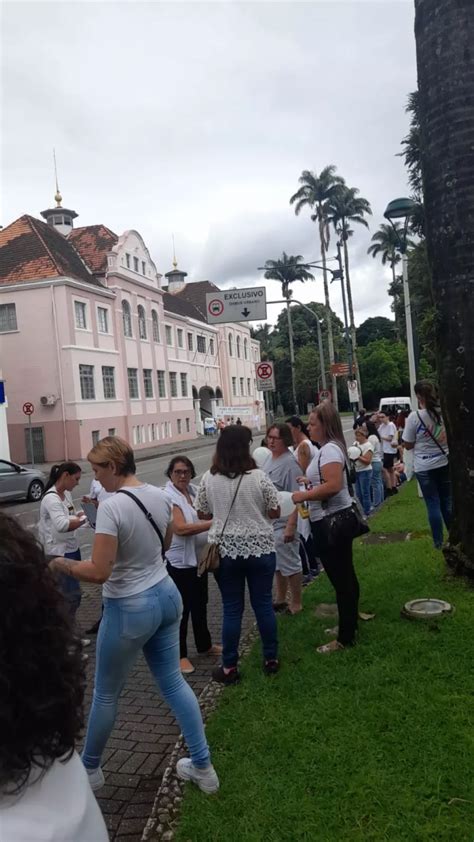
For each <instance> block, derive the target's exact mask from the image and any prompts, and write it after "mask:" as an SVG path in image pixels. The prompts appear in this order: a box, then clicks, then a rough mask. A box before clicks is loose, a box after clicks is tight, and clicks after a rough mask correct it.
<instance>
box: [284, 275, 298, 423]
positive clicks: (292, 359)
mask: <svg viewBox="0 0 474 842" xmlns="http://www.w3.org/2000/svg"><path fill="white" fill-rule="evenodd" d="M286 314H287V318H288V339H289V343H290V366H291V394H292V397H293V412H294V413H295V415H299V410H298V400H297V397H296V375H295V346H294V343H293V324H292V321H291V310H290V297H289V295H288V289H287V296H286Z"/></svg>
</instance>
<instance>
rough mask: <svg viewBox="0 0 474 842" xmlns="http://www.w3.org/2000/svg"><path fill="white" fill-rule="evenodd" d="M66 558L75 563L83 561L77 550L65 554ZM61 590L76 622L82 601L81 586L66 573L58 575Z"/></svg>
mask: <svg viewBox="0 0 474 842" xmlns="http://www.w3.org/2000/svg"><path fill="white" fill-rule="evenodd" d="M64 558H72V559H74V561H80V560H81V551H80V550H76V551H75V552H73V553H64ZM58 584H59V589H60V591H61V593H62V595H63V597H64V599H65V600H66V602H67V606H68V609H69V613H70V615H71V617H72V619H73V620H74V618H75V616H76V614H77V611H78V609H79V606H80V604H81V599H82V591H81V586H80V584H79V582H78V581H77V579H73V578H72V576H68V575H67V574H66V573H59V574H58Z"/></svg>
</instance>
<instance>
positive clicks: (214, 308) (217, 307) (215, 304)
mask: <svg viewBox="0 0 474 842" xmlns="http://www.w3.org/2000/svg"><path fill="white" fill-rule="evenodd" d="M207 309H208V310H209V313H210V314H211V316H222V313H223V312H224V304H223V302H222V301H221V300H220V298H213V299H212V301H210V302H209V304H208V306H207Z"/></svg>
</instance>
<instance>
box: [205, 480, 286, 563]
mask: <svg viewBox="0 0 474 842" xmlns="http://www.w3.org/2000/svg"><path fill="white" fill-rule="evenodd" d="M239 479H240V477H234V478H233V479H230V478H229V477H225V476H223V474H211V472H210V471H206V473H205V474H204V476H203V478H202V480H201V484H200V486H199V490H198V494H197V498H196V509H197V510H198V512H203V513H204V514H206V515H210V514H212V515H213V521H212V526H211V528H210V530H209V532H208V533H207V534H208V541H209V543H211V544H212V543H214V542H217V541H218V540H219V538H220V535H221V532H222V529H223V526H224V523H225V519H226V517H227V515H228V513H229V509H230V506H231V503H232V498H233V496H234V492H235V490H236V488H237V484H238V482H239ZM278 505H279V503H278V496H277V490H276V488H275V486H274V485H273V483H272V482H271V481H270V480H269V479H268V477H267V476H266V474H265V473H264V472H263V471H261V470H260V469H259V468H257V469H255V470H253V471H248V473H246V474H244V475H243V477H242V482H241V484H240V487H239V491H238V493H237V497H236V498H235V503H234V505H233V506H232V510H231V512H230V515H229V520H228V521H227V526H226V528H225V532H224V535H223V536H222V539H221V540H220V541H219V545H220V547H221V554H222V555H228V556H230V558H237V556H243V558H249V556H252V555H253V556H261V555H266V554H267V553H272V552H274V550H275V539H274V536H273V527H272V524H271V521H270V520H269V518H268V517H267V512H268V511H270V510H271V509H276V508H277V507H278Z"/></svg>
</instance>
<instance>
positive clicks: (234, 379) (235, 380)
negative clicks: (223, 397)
mask: <svg viewBox="0 0 474 842" xmlns="http://www.w3.org/2000/svg"><path fill="white" fill-rule="evenodd" d="M232 394H233V395H234V397H236V395H237V378H236V377H233V378H232Z"/></svg>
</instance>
